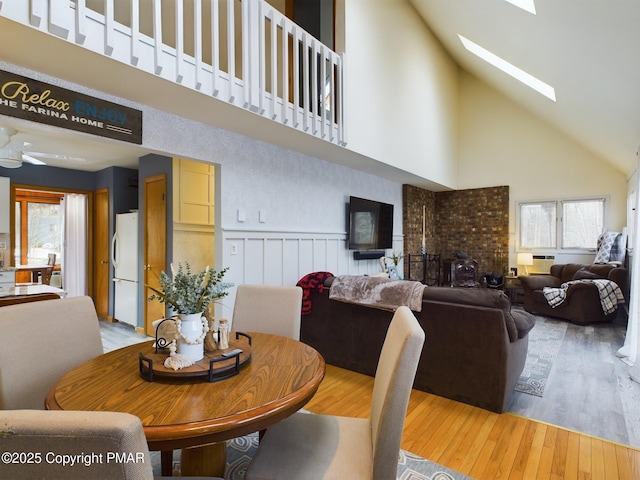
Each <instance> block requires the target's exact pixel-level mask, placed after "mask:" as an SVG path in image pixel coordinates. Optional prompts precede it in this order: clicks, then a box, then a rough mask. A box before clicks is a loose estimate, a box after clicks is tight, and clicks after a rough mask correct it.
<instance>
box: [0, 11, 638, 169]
mask: <svg viewBox="0 0 640 480" xmlns="http://www.w3.org/2000/svg"><path fill="white" fill-rule="evenodd" d="M385 1H386V0H385ZM395 1H408V2H410V3H411V4H412V5H413V6H414V8H415V10H416V12H417V14H418V15H420V16H421V17H422V18H423V19H424V21H425V23H426V24H427V25H428V27H429V28H430V29H431V30H432V31H433V32H434V34H435V35H436V36H437V37H438V38H439V40H440V41H441V42H442V44H443V46H444V48H445V49H446V50H447V51H448V52H449V53H450V55H451V56H452V57H453V58H454V60H455V61H456V62H457V63H458V64H459V65H460V66H461V68H463V69H464V70H466V71H468V72H470V73H471V74H473V75H474V76H476V77H478V78H480V79H481V80H483V81H485V82H486V83H488V84H489V85H491V86H493V87H494V88H495V89H496V90H498V91H500V92H501V93H503V94H504V95H505V96H507V97H508V98H511V99H512V100H513V101H515V102H517V103H518V104H520V105H521V106H523V107H524V108H526V109H527V110H529V111H531V112H532V113H534V114H535V115H537V116H539V117H541V118H543V119H545V120H546V121H548V122H549V123H550V124H551V125H553V126H554V127H555V128H557V129H558V130H560V131H562V132H565V133H566V134H567V135H569V136H571V137H572V138H574V139H575V140H576V141H577V142H579V143H580V144H582V145H583V146H584V147H585V148H587V149H588V150H590V151H592V152H593V153H595V154H596V155H598V156H600V157H601V158H602V159H603V160H604V161H607V162H610V163H611V164H612V165H614V166H615V167H616V168H617V169H619V170H620V171H621V172H623V173H625V174H627V175H628V174H630V173H631V172H633V170H634V169H635V167H636V162H637V157H636V152H637V150H638V146H639V145H640V54H639V53H638V48H639V47H640V1H639V0H606V1H605V0H529V1H533V2H535V3H534V5H535V10H536V13H535V14H532V13H530V12H527V11H525V10H522V9H520V8H518V7H516V6H514V5H513V4H512V3H510V2H511V1H515V0H509V1H507V0H395ZM3 29H4V27H3ZM459 34H460V35H464V36H465V37H466V38H468V39H470V40H472V41H473V42H475V43H477V44H479V45H480V46H482V47H484V48H486V49H488V50H490V51H492V52H493V53H494V54H496V55H498V56H499V57H502V58H503V59H505V60H507V61H509V62H511V63H512V64H514V65H516V66H517V67H519V68H521V69H523V70H525V71H527V72H528V73H529V74H531V75H533V76H535V77H537V78H539V79H540V80H542V81H544V82H546V83H548V84H549V85H551V86H552V87H554V88H555V93H556V98H557V101H555V102H553V101H551V100H549V99H548V98H546V97H544V96H542V95H540V94H538V93H537V92H534V91H533V90H531V89H529V88H528V87H526V86H524V85H523V84H521V83H519V82H518V81H516V80H515V79H513V78H512V77H510V76H508V75H506V74H505V73H503V72H501V71H500V70H498V69H496V68H495V67H493V66H491V65H489V64H487V63H485V62H484V61H483V60H481V59H479V58H477V57H476V56H474V55H473V54H471V53H469V52H468V51H466V50H465V49H464V47H463V46H462V44H461V42H460V39H459V37H458V35H459ZM22 43H23V45H24V46H25V47H26V46H27V45H28V44H29V42H27V41H25V42H22ZM2 44H3V45H4V46H0V59H3V60H7V61H11V56H12V55H13V56H15V55H16V53H15V52H16V49H17V47H18V46H19V45H16V44H14V42H2ZM7 48H9V49H10V50H7ZM5 53H6V55H5ZM39 58H40V60H39V61H40V62H41V63H42V62H44V59H43V58H41V57H39ZM45 63H46V62H45ZM25 66H27V65H25ZM69 67H70V68H71V65H69ZM44 73H47V72H44ZM17 127H18V129H19V130H20V132H21V133H20V140H22V141H26V142H29V143H31V144H32V145H31V147H29V150H31V151H36V152H45V153H52V154H55V153H59V152H61V151H64V153H65V154H66V155H69V156H73V157H80V158H85V161H84V162H82V161H78V160H77V159H76V160H72V161H71V162H69V161H66V160H65V159H55V158H49V159H48V160H47V163H48V164H50V165H52V166H63V167H67V168H77V169H84V170H98V169H100V168H104V167H105V166H107V163H110V164H120V165H131V164H132V159H134V158H137V156H140V155H142V154H144V153H145V152H144V151H143V150H141V149H140V148H139V147H132V146H128V145H122V144H119V145H115V144H114V143H113V142H105V141H100V140H97V141H96V142H92V141H89V140H85V138H79V137H78V136H77V135H73V133H72V132H68V134H66V133H62V134H61V133H60V129H53V128H49V129H47V128H43V127H41V126H34V128H31V125H30V124H29V122H18V125H17ZM61 144H66V147H67V148H65V147H64V146H63V145H61Z"/></svg>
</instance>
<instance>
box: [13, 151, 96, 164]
mask: <svg viewBox="0 0 640 480" xmlns="http://www.w3.org/2000/svg"><path fill="white" fill-rule="evenodd" d="M24 153H26V154H28V155H30V156H32V157H41V158H50V159H51V160H71V161H73V162H86V161H87V159H86V158H82V157H71V156H68V155H58V154H56V153H43V152H24Z"/></svg>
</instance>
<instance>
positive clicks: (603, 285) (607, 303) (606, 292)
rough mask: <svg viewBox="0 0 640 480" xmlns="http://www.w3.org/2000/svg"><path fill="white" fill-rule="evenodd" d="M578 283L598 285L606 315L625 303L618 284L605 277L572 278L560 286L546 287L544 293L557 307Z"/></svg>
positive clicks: (548, 300)
mask: <svg viewBox="0 0 640 480" xmlns="http://www.w3.org/2000/svg"><path fill="white" fill-rule="evenodd" d="M576 283H592V284H594V285H595V286H596V287H597V289H598V293H599V294H600V305H601V306H602V311H603V312H604V314H605V315H609V314H610V313H613V312H615V311H616V309H617V308H618V304H620V303H624V295H623V294H622V290H620V287H619V286H618V284H617V283H616V282H612V281H611V280H605V279H594V280H591V279H582V280H572V281H570V282H565V283H563V284H562V285H560V288H552V287H544V288H543V289H542V293H543V294H544V297H545V298H546V299H547V303H548V304H549V305H551V307H552V308H555V307H557V306H558V305H560V304H561V303H562V302H564V301H565V299H566V298H567V290H568V288H569V287H570V286H571V285H573V284H576Z"/></svg>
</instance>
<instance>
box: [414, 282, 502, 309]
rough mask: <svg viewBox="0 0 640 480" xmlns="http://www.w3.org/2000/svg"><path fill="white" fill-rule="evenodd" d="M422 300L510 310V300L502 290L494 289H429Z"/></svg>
mask: <svg viewBox="0 0 640 480" xmlns="http://www.w3.org/2000/svg"><path fill="white" fill-rule="evenodd" d="M422 299H423V301H424V300H427V301H431V302H446V303H457V304H461V305H475V306H478V307H490V308H499V309H501V310H504V309H509V307H510V306H511V304H510V303H509V298H508V297H507V296H506V295H505V294H504V292H502V291H501V290H495V289H492V288H451V287H427V288H425V289H424V293H423V294H422Z"/></svg>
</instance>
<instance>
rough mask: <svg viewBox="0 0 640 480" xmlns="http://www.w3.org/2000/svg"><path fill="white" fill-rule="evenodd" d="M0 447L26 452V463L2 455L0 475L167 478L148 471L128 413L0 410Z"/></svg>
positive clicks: (136, 425) (139, 432) (136, 424)
mask: <svg viewBox="0 0 640 480" xmlns="http://www.w3.org/2000/svg"><path fill="white" fill-rule="evenodd" d="M0 445H2V449H3V452H16V453H15V454H14V455H17V454H18V453H22V454H23V455H32V458H31V460H32V461H26V458H27V457H26V456H24V458H25V460H24V461H18V460H20V458H22V457H17V458H16V461H15V462H14V461H4V458H3V461H2V462H0V478H73V479H80V480H81V479H85V478H86V479H97V478H104V479H107V478H108V479H109V480H121V479H124V480H129V479H131V480H152V479H156V480H159V479H162V478H169V477H158V476H154V475H153V467H152V463H151V457H150V455H149V448H148V446H147V439H146V438H145V435H144V430H143V428H142V423H141V422H140V419H139V418H138V417H136V416H134V415H130V414H128V413H122V412H82V411H67V410H47V411H45V410H0ZM5 455H6V453H5ZM65 459H66V461H67V463H66V464H64V463H63V461H64V460H65ZM71 461H74V464H73V465H71V464H70V462H71ZM181 478H185V477H181ZM211 480H213V479H211ZM219 480H221V479H219Z"/></svg>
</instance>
